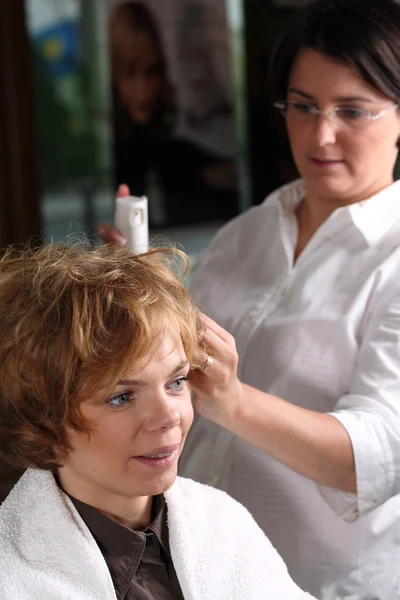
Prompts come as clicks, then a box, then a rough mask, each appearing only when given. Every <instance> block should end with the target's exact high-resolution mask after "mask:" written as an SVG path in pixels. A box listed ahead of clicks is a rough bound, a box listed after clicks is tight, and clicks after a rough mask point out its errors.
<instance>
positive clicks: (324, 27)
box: [269, 0, 400, 104]
mask: <svg viewBox="0 0 400 600" xmlns="http://www.w3.org/2000/svg"><path fill="white" fill-rule="evenodd" d="M306 48H307V49H311V50H315V51H317V52H320V53H321V54H324V55H325V56H327V57H328V58H331V59H332V60H334V61H337V62H340V63H342V64H344V65H347V66H349V67H352V68H354V69H355V70H356V71H358V73H359V74H360V75H361V76H362V77H363V78H364V80H365V81H367V82H368V83H369V84H370V85H372V86H373V87H374V88H375V89H377V90H379V91H380V92H381V93H382V94H384V95H385V96H387V97H388V98H391V99H392V100H393V101H394V102H396V103H399V104H400V5H399V4H397V3H396V2H395V1H394V0H316V1H315V2H313V3H312V4H310V5H308V6H306V7H305V8H302V9H300V10H297V11H296V12H295V13H294V14H293V16H292V18H291V19H290V21H289V23H288V25H287V27H285V29H284V31H283V33H282V34H281V36H280V37H279V39H278V41H277V43H276V45H275V48H274V52H273V56H272V60H271V65H270V73H269V80H270V94H271V99H272V101H276V100H284V99H285V98H286V94H287V87H288V80H289V77H290V72H291V69H292V66H293V63H294V60H295V58H296V56H297V55H298V53H299V52H300V51H301V50H303V49H306Z"/></svg>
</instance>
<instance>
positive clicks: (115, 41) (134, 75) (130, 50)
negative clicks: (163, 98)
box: [111, 20, 161, 124]
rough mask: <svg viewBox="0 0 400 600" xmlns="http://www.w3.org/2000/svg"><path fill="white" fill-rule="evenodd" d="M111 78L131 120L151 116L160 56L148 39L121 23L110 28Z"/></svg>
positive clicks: (158, 86) (158, 81)
mask: <svg viewBox="0 0 400 600" xmlns="http://www.w3.org/2000/svg"><path fill="white" fill-rule="evenodd" d="M111 46H112V54H113V78H114V85H115V87H116V90H117V93H118V96H119V98H120V101H121V103H122V105H123V106H124V108H125V109H126V111H127V112H128V114H129V116H130V117H131V119H132V121H133V122H134V123H137V124H146V123H147V122H148V121H150V120H151V119H152V117H153V114H154V111H155V107H156V104H157V99H158V97H159V94H160V90H161V67H160V56H159V54H158V51H157V48H156V46H155V44H154V43H153V41H152V40H151V38H150V37H149V36H148V35H147V34H146V33H142V32H139V31H137V32H135V31H132V29H130V28H129V26H128V25H127V24H125V23H123V22H120V21H118V20H117V21H116V22H114V23H112V25H111Z"/></svg>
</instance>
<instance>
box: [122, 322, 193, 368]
mask: <svg viewBox="0 0 400 600" xmlns="http://www.w3.org/2000/svg"><path fill="white" fill-rule="evenodd" d="M186 361H187V356H186V353H185V349H184V347H183V344H182V339H181V335H180V332H179V331H178V330H176V329H169V330H166V331H165V332H164V333H163V334H161V335H160V336H159V337H158V339H157V340H156V342H155V344H154V348H153V350H152V351H151V352H150V354H149V355H148V356H146V357H144V358H143V359H142V360H141V361H139V362H138V363H136V364H134V365H131V366H130V367H128V369H127V373H126V374H127V375H135V378H136V377H137V375H146V374H148V375H154V374H161V373H163V370H164V368H165V369H170V368H174V367H176V366H177V365H179V364H181V363H184V362H186Z"/></svg>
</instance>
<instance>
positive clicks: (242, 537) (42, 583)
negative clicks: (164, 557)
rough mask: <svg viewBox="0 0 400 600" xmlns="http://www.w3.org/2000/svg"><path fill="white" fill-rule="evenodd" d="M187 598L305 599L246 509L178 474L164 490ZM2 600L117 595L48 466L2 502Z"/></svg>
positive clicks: (86, 599) (108, 598) (89, 599)
mask: <svg viewBox="0 0 400 600" xmlns="http://www.w3.org/2000/svg"><path fill="white" fill-rule="evenodd" d="M165 498H166V501H167V505H168V526H169V533H170V548H171V555H172V560H173V563H174V566H175V569H176V573H177V576H178V579H179V583H180V585H181V588H182V592H183V595H184V598H185V600H306V599H311V596H309V595H308V594H306V593H304V592H302V591H301V590H300V589H299V588H298V587H297V586H296V585H295V584H294V583H293V581H292V580H291V579H290V577H289V575H288V573H287V570H286V566H285V565H284V563H283V561H282V559H281V558H280V557H279V555H278V554H277V552H276V551H275V550H274V548H273V547H272V546H271V544H270V543H269V541H268V540H267V538H266V537H265V535H264V533H263V532H262V531H261V529H260V528H259V527H258V526H257V525H256V523H255V522H254V520H253V519H252V517H251V516H250V514H249V513H248V511H247V510H246V509H245V508H243V507H242V506H241V505H240V504H238V503H237V502H235V501H234V500H232V499H231V498H230V497H229V496H227V495H226V494H225V493H224V492H220V491H218V490H215V489H213V488H209V487H207V486H204V485H201V484H199V483H195V482H194V481H191V480H190V479H183V478H178V479H177V481H176V482H175V484H174V485H173V486H172V488H171V489H170V490H168V491H167V492H166V493H165ZM0 598H1V600H116V595H115V591H114V587H113V584H112V580H111V576H110V573H109V571H108V568H107V565H106V563H105V561H104V559H103V556H102V554H101V552H100V550H99V548H98V546H97V544H96V542H95V540H94V539H93V537H92V535H91V534H90V532H89V530H88V528H87V527H86V525H85V523H84V522H83V521H82V519H81V517H80V516H79V514H78V512H77V511H76V509H75V507H74V506H73V504H72V502H71V501H70V500H69V498H68V497H67V496H66V495H65V494H64V493H63V492H62V491H61V490H60V489H59V488H58V486H57V484H56V483H55V480H54V477H53V475H52V474H51V473H49V472H44V471H37V470H33V469H29V470H28V471H27V472H26V473H25V474H24V475H23V477H22V478H21V479H20V481H19V482H18V483H17V485H16V486H15V488H14V489H13V491H12V492H11V494H10V495H9V497H8V498H7V499H6V500H5V502H4V503H3V505H2V506H1V507H0Z"/></svg>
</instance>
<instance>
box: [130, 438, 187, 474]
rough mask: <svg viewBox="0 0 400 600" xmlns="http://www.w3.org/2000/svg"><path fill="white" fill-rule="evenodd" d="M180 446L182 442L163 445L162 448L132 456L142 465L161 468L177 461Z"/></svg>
mask: <svg viewBox="0 0 400 600" xmlns="http://www.w3.org/2000/svg"><path fill="white" fill-rule="evenodd" d="M179 448H180V444H173V445H171V446H163V447H162V448H155V449H154V450H150V451H149V452H146V454H144V455H142V456H132V458H133V459H134V460H137V461H138V462H140V463H141V464H142V465H146V466H148V467H153V468H156V469H157V468H158V469H161V468H163V467H168V466H169V465H171V464H172V463H173V462H175V461H176V459H177V458H178V456H179Z"/></svg>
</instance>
